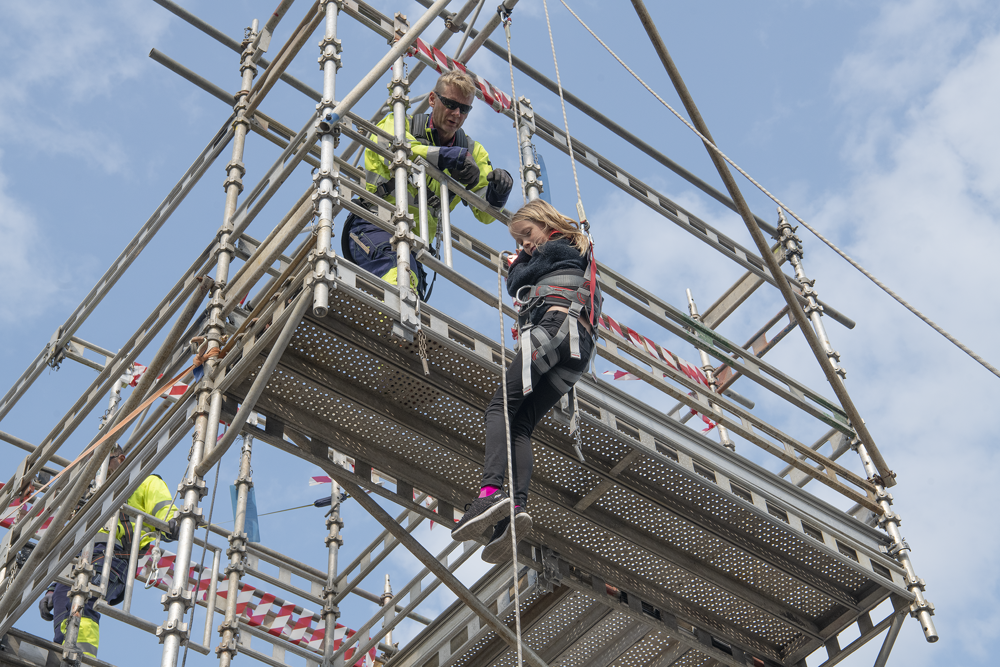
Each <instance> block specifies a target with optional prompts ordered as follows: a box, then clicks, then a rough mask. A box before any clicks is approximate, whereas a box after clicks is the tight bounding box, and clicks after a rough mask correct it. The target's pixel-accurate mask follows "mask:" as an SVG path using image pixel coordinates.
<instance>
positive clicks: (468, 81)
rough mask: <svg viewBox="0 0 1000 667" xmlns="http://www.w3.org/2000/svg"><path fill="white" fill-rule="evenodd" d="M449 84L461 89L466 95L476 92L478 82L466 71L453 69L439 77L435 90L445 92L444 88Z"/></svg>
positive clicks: (439, 92)
mask: <svg viewBox="0 0 1000 667" xmlns="http://www.w3.org/2000/svg"><path fill="white" fill-rule="evenodd" d="M447 86H454V87H455V88H458V90H459V91H461V93H462V95H463V96H465V97H469V96H474V95H475V94H476V83H475V82H474V81H473V80H472V77H471V76H469V75H468V74H466V73H465V72H460V71H459V70H457V69H453V70H451V71H450V72H445V73H444V74H442V75H441V76H440V78H438V80H437V83H436V84H435V85H434V92H435V93H437V94H438V95H442V94H444V89H445V87H447Z"/></svg>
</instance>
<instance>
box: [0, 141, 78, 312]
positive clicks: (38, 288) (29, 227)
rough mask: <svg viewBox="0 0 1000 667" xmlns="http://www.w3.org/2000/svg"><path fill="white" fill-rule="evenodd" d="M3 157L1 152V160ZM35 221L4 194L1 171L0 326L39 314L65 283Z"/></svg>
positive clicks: (15, 199) (0, 172)
mask: <svg viewBox="0 0 1000 667" xmlns="http://www.w3.org/2000/svg"><path fill="white" fill-rule="evenodd" d="M2 157H3V153H2V152H0V159H2ZM45 248H46V243H45V240H44V239H43V238H42V233H41V231H40V230H39V227H38V223H37V220H36V219H35V217H34V215H33V214H32V213H31V211H30V210H29V209H28V207H27V206H25V205H24V204H23V203H22V202H20V201H18V199H17V198H16V197H14V196H13V195H12V194H11V193H9V192H8V191H7V179H6V177H4V175H3V172H2V171H0V285H3V290H2V291H0V324H3V325H5V326H9V325H13V324H15V323H23V322H25V321H27V320H30V319H31V318H32V317H34V316H35V315H36V314H38V313H39V312H41V311H42V310H43V309H44V308H45V307H46V306H47V305H50V304H51V303H52V300H53V298H55V297H57V296H58V293H59V289H60V287H61V286H62V285H64V284H65V283H66V282H67V276H66V273H65V269H63V268H60V267H62V266H64V265H62V264H60V263H56V262H51V261H49V260H50V259H51V258H52V255H51V253H48V252H46V251H45Z"/></svg>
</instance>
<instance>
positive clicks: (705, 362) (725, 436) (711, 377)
mask: <svg viewBox="0 0 1000 667" xmlns="http://www.w3.org/2000/svg"><path fill="white" fill-rule="evenodd" d="M687 298H688V312H690V313H691V319H693V320H694V321H695V322H701V315H700V314H699V313H698V306H697V305H696V304H695V302H694V297H693V296H692V295H691V290H688V291H687ZM698 352H699V354H700V355H701V370H702V372H704V373H705V377H706V378H707V379H708V384H709V386H710V387H711V389H712V391H713V392H715V393H716V394H718V393H719V382H718V380H716V378H715V366H713V365H712V361H711V359H709V358H708V353H707V352H705V350H702V349H701V348H699V349H698ZM708 405H709V406H710V407H711V408H712V410H713V411H714V412H717V413H719V414H721V413H722V409H721V408H720V407H719V406H718V405H716V403H715V402H714V401H709V402H708ZM716 427H717V428H718V429H719V443H720V444H721V445H722V446H723V447H725V448H726V449H729V450H731V451H734V452H735V451H736V445H735V443H733V440H732V438H730V437H729V429H728V428H726V427H725V425H723V424H718V423H717V424H716Z"/></svg>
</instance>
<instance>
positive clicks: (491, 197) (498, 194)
mask: <svg viewBox="0 0 1000 667" xmlns="http://www.w3.org/2000/svg"><path fill="white" fill-rule="evenodd" d="M486 181H487V182H488V183H489V185H488V186H487V187H486V201H488V202H489V203H490V206H495V207H496V208H503V205H504V204H506V203H507V196H508V195H509V194H510V190H511V188H513V187H514V179H513V178H511V177H510V174H509V173H507V170H506V169H494V170H493V171H491V172H490V174H489V176H487V177H486Z"/></svg>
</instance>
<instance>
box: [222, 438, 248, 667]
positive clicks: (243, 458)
mask: <svg viewBox="0 0 1000 667" xmlns="http://www.w3.org/2000/svg"><path fill="white" fill-rule="evenodd" d="M252 452H253V439H252V438H251V437H249V436H244V437H243V449H242V450H241V451H240V475H239V477H237V478H236V516H235V520H234V525H233V532H232V533H231V534H230V535H229V548H228V549H226V555H227V556H229V565H227V566H226V578H227V579H228V588H227V589H226V590H227V593H226V614H225V618H224V619H223V621H222V623H221V624H220V625H219V636H220V637H221V638H222V641H221V642H220V643H219V647H218V648H217V649H215V653H216V655H218V656H219V667H229V665H230V663H232V661H233V656H235V655H236V653H237V652H238V649H237V639H238V637H239V617H238V616H237V615H236V604H237V602H238V600H237V597H238V595H239V592H240V581H241V579H242V578H243V570H244V560H245V559H246V553H247V533H246V530H245V528H246V518H247V498H248V497H249V496H250V489H251V488H252V487H253V476H252V475H251V472H250V455H251V453H252Z"/></svg>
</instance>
